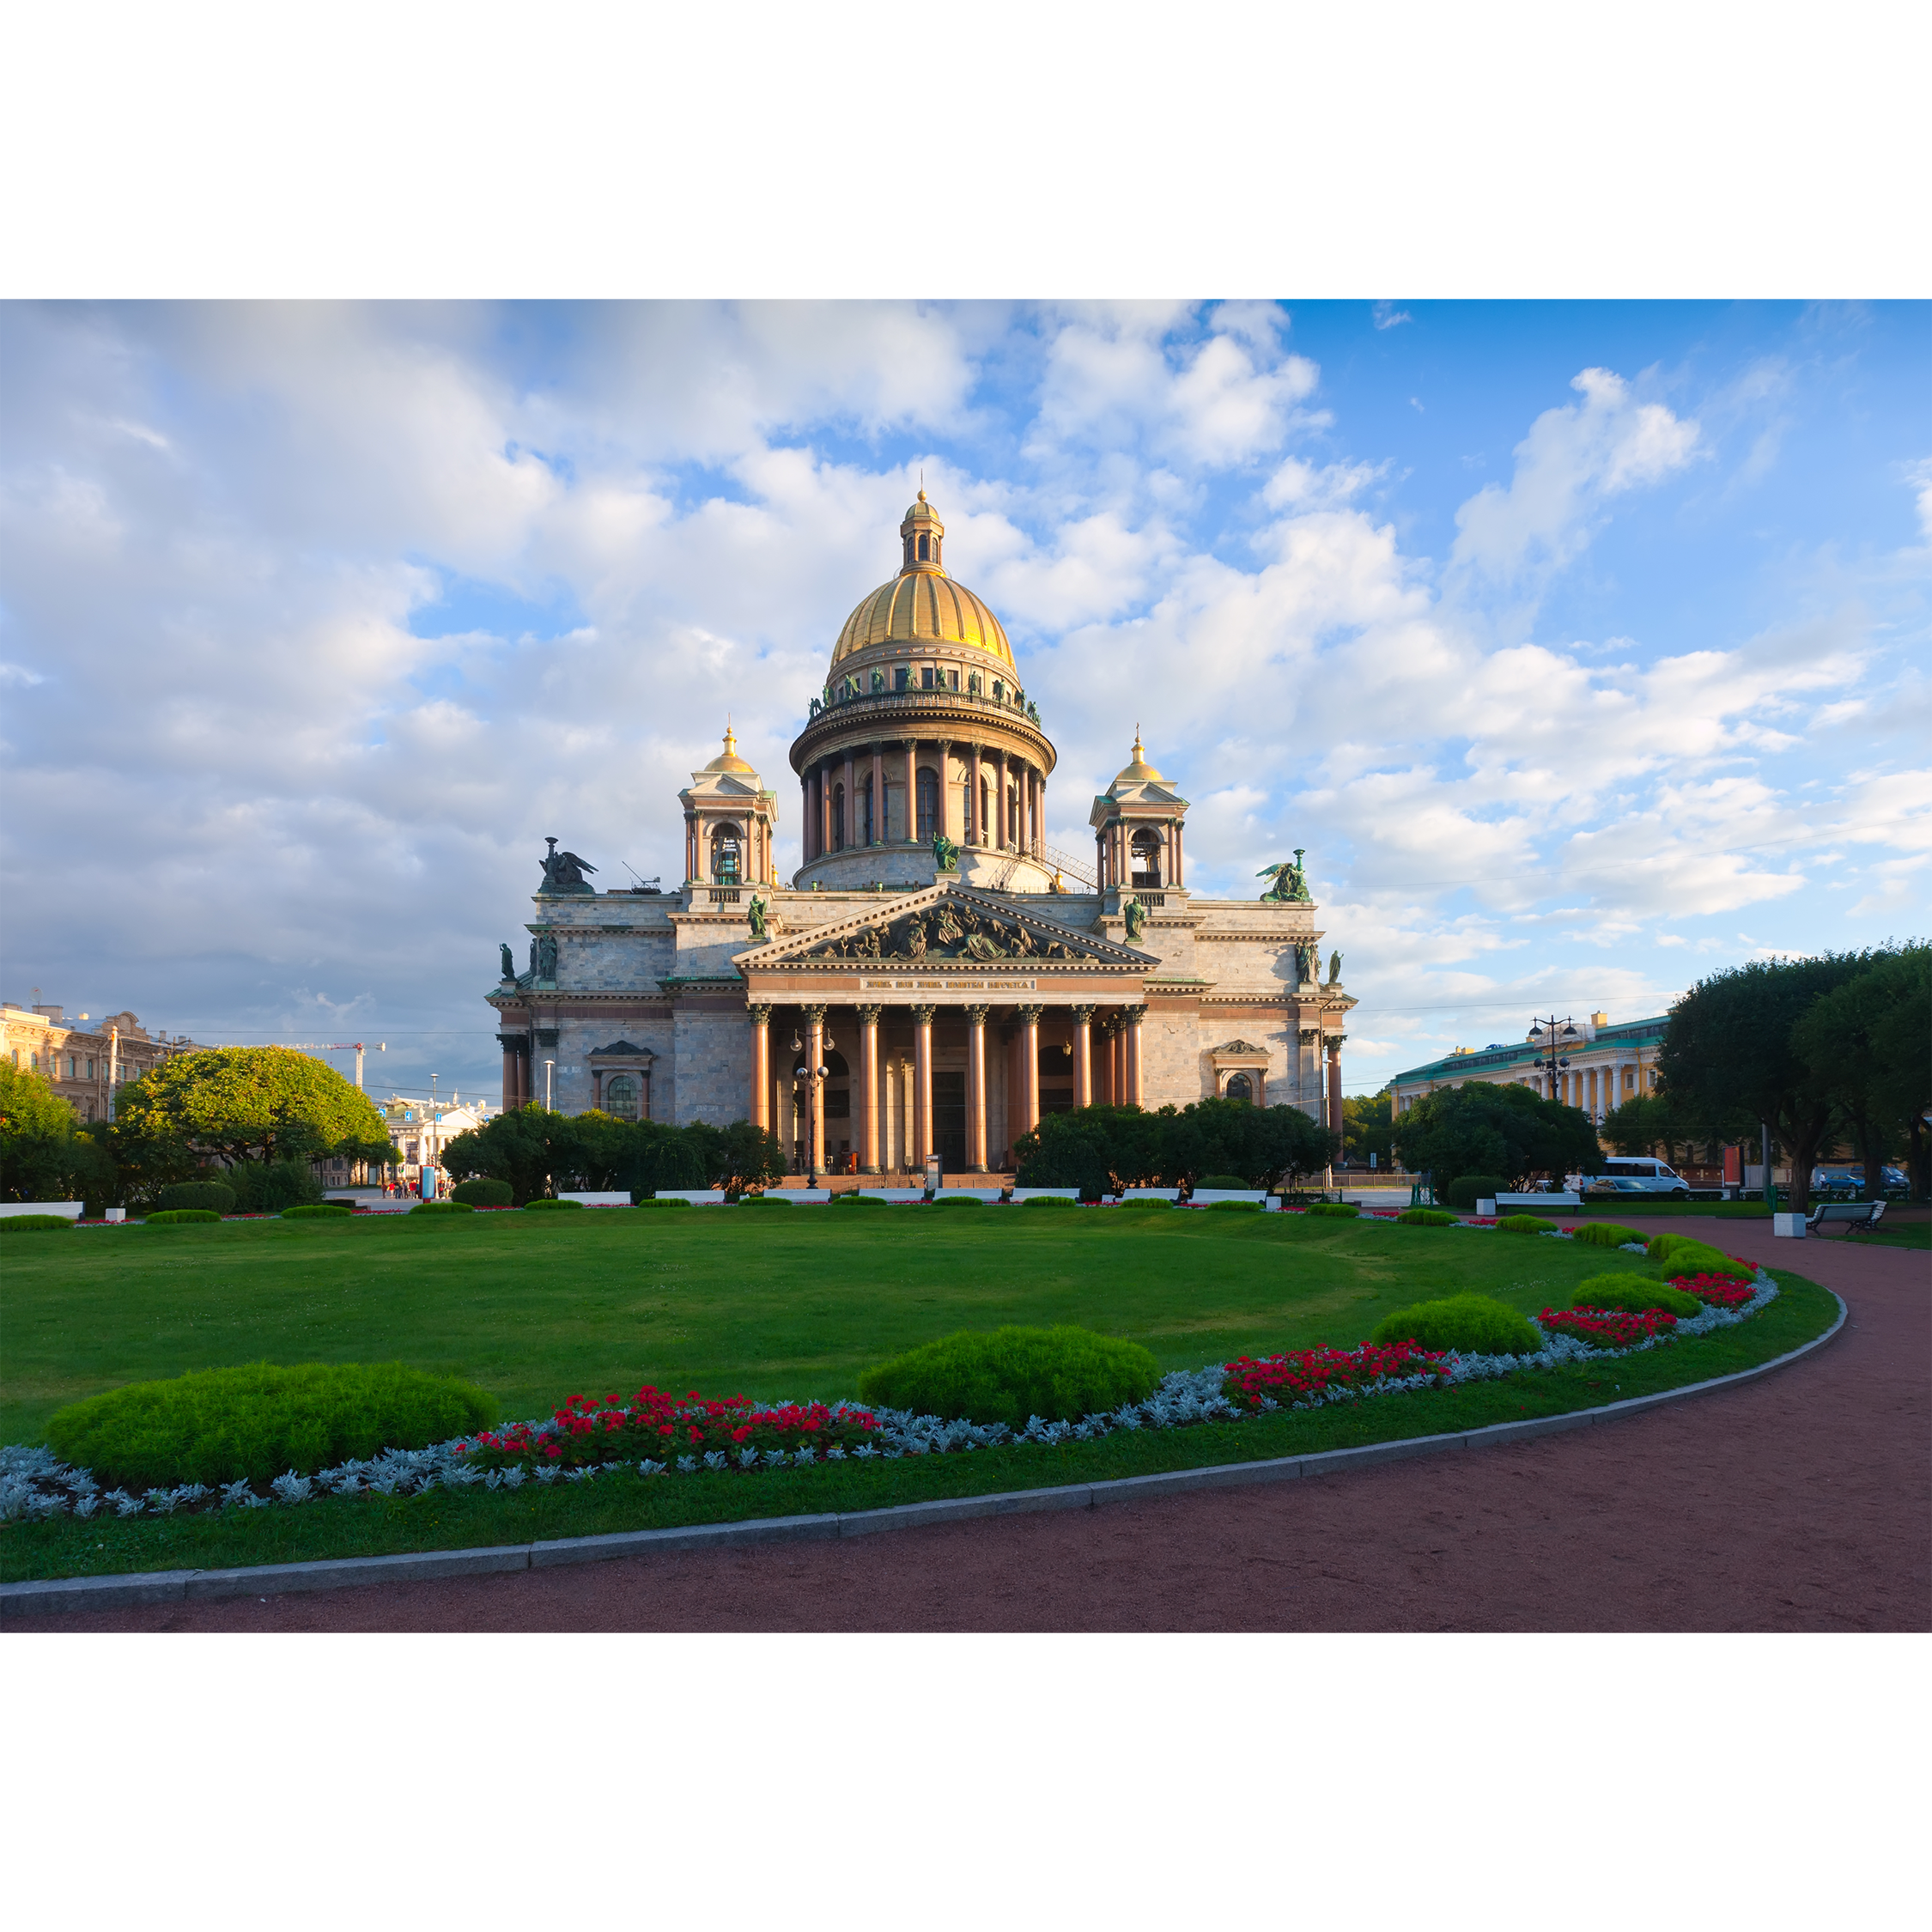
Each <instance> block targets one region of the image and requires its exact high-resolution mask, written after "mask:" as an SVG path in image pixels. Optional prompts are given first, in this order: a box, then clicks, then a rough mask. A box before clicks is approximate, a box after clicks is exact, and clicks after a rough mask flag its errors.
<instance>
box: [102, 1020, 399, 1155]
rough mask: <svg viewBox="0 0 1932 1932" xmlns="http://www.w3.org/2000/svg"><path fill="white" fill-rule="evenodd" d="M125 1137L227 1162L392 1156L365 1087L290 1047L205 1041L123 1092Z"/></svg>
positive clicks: (119, 1114) (118, 1108) (120, 1107)
mask: <svg viewBox="0 0 1932 1932" xmlns="http://www.w3.org/2000/svg"><path fill="white" fill-rule="evenodd" d="M114 1112H115V1120H116V1123H117V1125H118V1126H119V1127H122V1128H123V1129H124V1131H125V1133H126V1134H129V1135H139V1136H143V1137H145V1138H149V1139H163V1140H173V1141H179V1142H182V1143H185V1145H188V1146H190V1147H191V1148H194V1149H196V1150H197V1151H200V1152H202V1153H204V1154H214V1155H218V1156H220V1157H222V1159H223V1160H228V1161H264V1162H267V1161H278V1160H298V1161H314V1160H322V1159H325V1158H328V1157H340V1158H343V1159H349V1160H368V1161H388V1160H390V1159H392V1158H393V1151H392V1147H391V1145H390V1140H389V1133H388V1130H387V1129H386V1127H385V1126H384V1125H383V1119H382V1115H380V1113H379V1112H378V1111H377V1110H376V1109H375V1107H374V1105H373V1104H372V1103H370V1101H369V1100H368V1098H367V1097H366V1096H365V1095H363V1094H362V1093H361V1091H360V1090H359V1089H357V1088H356V1087H355V1086H353V1085H351V1084H350V1083H349V1081H347V1080H345V1079H343V1077H342V1075H341V1074H339V1073H338V1072H336V1070H335V1069H334V1068H333V1067H332V1066H325V1065H324V1064H323V1063H322V1062H321V1061H320V1060H312V1059H310V1058H309V1056H308V1055H307V1054H302V1053H297V1052H296V1051H295V1049H294V1048H292V1047H204V1048H202V1049H201V1050H200V1051H199V1052H197V1053H191V1054H178V1055H176V1056H175V1057H174V1058H173V1059H171V1060H164V1061H163V1062H162V1063H161V1065H160V1066H155V1067H153V1068H151V1069H150V1070H149V1072H147V1073H145V1074H143V1076H142V1078H140V1079H138V1080H134V1081H131V1082H130V1083H129V1084H127V1085H126V1086H125V1087H123V1088H122V1089H121V1090H120V1094H119V1097H118V1100H117V1102H116V1104H115V1109H114Z"/></svg>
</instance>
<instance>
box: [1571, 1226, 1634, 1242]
mask: <svg viewBox="0 0 1932 1932" xmlns="http://www.w3.org/2000/svg"><path fill="white" fill-rule="evenodd" d="M1570 1238H1571V1240H1572V1241H1580V1242H1583V1245H1584V1246H1585V1247H1586V1248H1623V1247H1626V1246H1627V1245H1628V1244H1629V1243H1630V1242H1633V1241H1634V1242H1637V1245H1638V1246H1639V1247H1641V1246H1642V1245H1643V1236H1642V1235H1640V1234H1639V1233H1638V1232H1637V1230H1636V1229H1635V1228H1620V1227H1619V1226H1618V1225H1617V1224H1616V1223H1615V1222H1614V1221H1590V1222H1586V1223H1585V1224H1584V1225H1583V1226H1582V1227H1580V1228H1572V1229H1571V1230H1570Z"/></svg>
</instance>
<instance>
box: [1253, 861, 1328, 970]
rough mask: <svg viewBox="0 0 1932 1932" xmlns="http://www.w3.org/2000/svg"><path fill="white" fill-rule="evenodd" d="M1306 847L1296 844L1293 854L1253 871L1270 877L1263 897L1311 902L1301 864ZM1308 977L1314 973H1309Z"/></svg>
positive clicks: (1260, 876)
mask: <svg viewBox="0 0 1932 1932" xmlns="http://www.w3.org/2000/svg"><path fill="white" fill-rule="evenodd" d="M1307 849H1308V848H1306V847H1305V846H1300V845H1297V847H1296V848H1295V856H1294V857H1293V858H1292V859H1284V860H1280V861H1279V863H1278V864H1275V865H1273V866H1262V867H1261V871H1260V872H1256V873H1255V878H1272V879H1273V881H1274V884H1273V886H1272V887H1271V888H1270V889H1269V890H1267V891H1266V892H1264V893H1263V894H1262V895H1261V896H1262V898H1263V899H1280V900H1283V901H1285V902H1288V903H1290V904H1292V905H1302V906H1305V905H1308V904H1309V903H1310V902H1311V901H1310V899H1309V890H1308V872H1307V870H1306V868H1305V867H1303V864H1302V854H1303V852H1305V851H1306V850H1307ZM1313 977H1314V975H1313V974H1310V975H1309V978H1311V979H1312V978H1313Z"/></svg>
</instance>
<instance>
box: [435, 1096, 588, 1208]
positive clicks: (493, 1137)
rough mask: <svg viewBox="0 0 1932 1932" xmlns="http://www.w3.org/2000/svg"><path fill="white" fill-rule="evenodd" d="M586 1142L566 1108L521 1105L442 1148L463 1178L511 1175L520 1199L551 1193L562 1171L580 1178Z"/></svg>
mask: <svg viewBox="0 0 1932 1932" xmlns="http://www.w3.org/2000/svg"><path fill="white" fill-rule="evenodd" d="M582 1158H583V1144H582V1141H581V1139H580V1137H579V1135H578V1133H577V1123H576V1122H575V1121H574V1120H572V1119H571V1118H570V1116H569V1115H568V1114H557V1113H553V1112H552V1111H551V1110H550V1109H548V1108H545V1107H517V1108H513V1109H511V1110H510V1111H509V1112H508V1113H505V1114H499V1115H497V1116H496V1117H495V1119H494V1120H491V1121H485V1122H484V1123H483V1126H481V1127H470V1128H468V1129H466V1130H465V1132H463V1133H459V1134H458V1135H456V1136H455V1137H454V1139H452V1140H451V1141H450V1142H449V1144H448V1145H447V1146H446V1147H445V1148H444V1149H443V1162H442V1164H443V1166H444V1168H445V1170H447V1172H449V1173H450V1174H453V1175H454V1176H456V1178H457V1179H458V1180H459V1181H468V1180H471V1179H474V1178H476V1177H477V1176H483V1177H485V1178H488V1179H490V1180H495V1181H507V1182H509V1183H510V1188H511V1192H512V1194H513V1196H514V1197H515V1200H516V1204H517V1206H519V1207H521V1206H523V1204H524V1203H525V1202H526V1200H535V1199H536V1198H538V1196H540V1195H543V1194H549V1193H550V1191H551V1188H553V1186H554V1185H555V1184H556V1176H562V1180H563V1182H564V1184H565V1185H566V1186H568V1184H569V1182H572V1181H574V1180H575V1179H576V1178H577V1175H578V1171H579V1167H580V1163H581V1161H582Z"/></svg>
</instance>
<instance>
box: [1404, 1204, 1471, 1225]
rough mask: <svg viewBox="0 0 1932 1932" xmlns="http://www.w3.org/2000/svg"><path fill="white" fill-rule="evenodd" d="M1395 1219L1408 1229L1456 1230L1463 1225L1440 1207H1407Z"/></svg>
mask: <svg viewBox="0 0 1932 1932" xmlns="http://www.w3.org/2000/svg"><path fill="white" fill-rule="evenodd" d="M1395 1218H1396V1219H1397V1220H1398V1221H1400V1223H1401V1224H1402V1225H1403V1226H1404V1227H1407V1228H1454V1227H1458V1226H1460V1225H1461V1224H1460V1223H1459V1222H1458V1221H1457V1220H1456V1218H1455V1215H1453V1214H1445V1213H1443V1211H1442V1209H1441V1208H1439V1207H1405V1208H1404V1209H1403V1210H1402V1212H1400V1214H1398V1215H1397V1216H1396V1217H1395Z"/></svg>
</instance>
